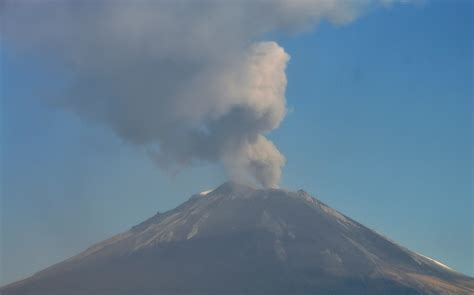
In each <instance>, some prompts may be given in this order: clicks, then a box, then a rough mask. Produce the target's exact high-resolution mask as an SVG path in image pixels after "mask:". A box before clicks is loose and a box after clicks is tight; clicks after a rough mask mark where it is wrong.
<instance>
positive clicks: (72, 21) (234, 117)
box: [1, 0, 393, 187]
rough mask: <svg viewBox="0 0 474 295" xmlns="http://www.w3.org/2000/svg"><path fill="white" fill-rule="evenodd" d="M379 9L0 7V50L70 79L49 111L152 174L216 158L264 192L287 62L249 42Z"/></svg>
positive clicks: (274, 50) (322, 0)
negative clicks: (82, 125)
mask: <svg viewBox="0 0 474 295" xmlns="http://www.w3.org/2000/svg"><path fill="white" fill-rule="evenodd" d="M390 2H393V0H372V1H370V0H365V1H347V0H314V1H311V0H292V1H289V0H281V1H277V0H275V1H264V0H258V1H256V0H254V1H247V0H242V1H218V0H209V1H192V0H189V1H165V0H163V1H83V2H81V1H72V0H70V1H66V0H64V1H56V2H54V1H48V2H40V1H11V2H9V1H7V2H4V4H3V9H2V11H3V12H2V13H1V17H2V22H3V24H4V28H3V31H2V43H3V42H5V44H6V45H7V46H14V47H15V50H21V51H23V52H28V50H31V52H34V53H35V54H36V53H40V54H42V56H44V57H46V58H48V59H50V60H53V61H54V62H55V63H60V64H62V65H63V66H66V67H67V68H68V69H69V70H70V73H71V75H73V78H72V83H71V85H70V88H69V90H68V91H67V93H64V94H63V95H62V96H61V98H60V99H58V101H57V102H56V103H57V104H58V105H60V106H61V107H63V108H65V109H68V110H70V111H72V112H74V113H76V114H78V115H79V116H81V117H82V118H85V119H87V120H90V121H93V122H96V123H98V124H103V125H105V126H107V127H108V128H110V129H111V130H112V131H113V132H115V133H116V134H117V135H118V136H119V137H121V138H122V139H123V140H125V141H127V142H129V143H132V144H136V145H142V146H145V147H147V148H148V149H149V151H150V153H149V154H150V155H151V158H152V159H154V160H155V161H156V163H158V164H159V165H160V167H163V168H166V169H171V170H176V169H180V168H182V167H186V166H189V165H192V164H195V163H198V162H203V161H204V162H217V163H221V164H222V165H224V167H225V168H226V170H227V171H228V173H229V176H230V177H231V178H234V179H235V178H237V179H238V180H240V181H247V182H256V183H258V184H260V185H262V186H265V187H275V186H277V185H278V183H279V180H280V176H281V169H282V167H283V165H284V164H285V157H284V156H283V155H282V154H281V153H280V152H279V151H278V149H277V148H276V147H275V145H274V144H273V143H272V142H271V141H270V140H268V138H267V137H266V135H267V134H268V133H269V132H270V131H272V130H274V129H275V128H277V127H278V126H279V124H280V123H281V121H282V120H283V118H284V116H285V113H286V106H285V105H286V103H285V88H286V82H287V81H286V75H285V67H286V65H287V63H288V61H289V55H288V54H287V53H286V52H285V50H284V49H283V48H282V47H280V46H279V45H278V44H277V43H275V42H261V41H257V40H259V38H262V36H264V35H265V34H266V33H269V32H272V31H276V30H290V31H294V30H301V29H305V28H307V27H309V26H311V25H313V24H315V23H317V22H319V21H321V20H328V21H330V22H334V23H346V22H349V21H351V20H353V19H354V18H355V17H357V16H358V15H360V13H361V12H363V11H365V10H367V9H369V8H371V7H373V6H376V5H379V4H382V5H388V4H390ZM12 44H13V45H12Z"/></svg>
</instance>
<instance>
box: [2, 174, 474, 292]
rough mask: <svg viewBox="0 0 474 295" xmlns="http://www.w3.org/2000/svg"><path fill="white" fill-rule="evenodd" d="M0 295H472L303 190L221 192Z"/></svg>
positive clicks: (429, 263) (440, 269)
mask: <svg viewBox="0 0 474 295" xmlns="http://www.w3.org/2000/svg"><path fill="white" fill-rule="evenodd" d="M1 292H2V294H5V295H13V294H31V295H36V294H38V295H43V294H48V295H56V294H57V295H59V294H61V295H63V294H68V295H99V294H100V295H108V294H114V295H118V294H127V295H132V294H133V295H140V294H143V295H151V294H154V295H158V294H159V295H161V294H166V295H167V294H259V295H262V294H473V293H474V280H473V279H472V278H469V277H466V276H464V275H461V274H459V273H456V272H454V271H452V270H450V269H449V268H448V267H446V266H444V265H442V264H440V263H439V262H437V261H434V260H432V259H430V258H427V257H424V256H422V255H419V254H416V253H414V252H411V251H409V250H407V249H405V248H403V247H400V246H398V245H397V244H395V243H393V242H391V241H389V240H388V239H386V238H384V237H382V236H381V235H379V234H377V233H375V232H374V231H372V230H370V229H368V228H366V227H364V226H363V225H361V224H359V223H357V222H356V221H354V220H352V219H350V218H348V217H346V216H344V215H342V214H341V213H339V212H337V211H335V210H333V209H331V208H330V207H328V206H326V205H325V204H323V203H322V202H320V201H318V200H316V199H314V198H312V197H311V196H309V195H308V194H307V193H305V192H304V191H298V192H288V191H285V190H276V189H253V188H250V187H247V186H243V185H238V184H235V183H226V184H223V185H222V186H220V187H218V188H217V189H215V190H213V191H211V192H206V193H201V194H198V195H194V196H192V197H191V198H190V199H189V200H188V201H187V202H185V203H183V204H182V205H180V206H179V207H177V208H175V209H173V210H170V211H168V212H166V213H158V214H156V215H155V216H153V217H152V218H150V219H148V220H146V221H145V222H143V223H141V224H139V225H137V226H135V227H133V228H132V229H130V230H129V231H127V232H125V233H122V234H119V235H117V236H115V237H112V238H111V239H108V240H106V241H104V242H101V243H99V244H97V245H95V246H93V247H91V248H89V249H87V250H86V251H85V252H83V253H81V254H79V255H77V256H75V257H73V258H71V259H69V260H66V261H64V262H62V263H59V264H57V265H55V266H52V267H50V268H48V269H45V270H43V271H41V272H39V273H37V274H35V275H34V276H32V277H31V278H28V279H26V280H23V281H20V282H17V283H14V284H11V285H9V286H6V287H4V288H3V289H1Z"/></svg>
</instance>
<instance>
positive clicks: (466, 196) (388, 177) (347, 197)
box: [0, 1, 474, 283]
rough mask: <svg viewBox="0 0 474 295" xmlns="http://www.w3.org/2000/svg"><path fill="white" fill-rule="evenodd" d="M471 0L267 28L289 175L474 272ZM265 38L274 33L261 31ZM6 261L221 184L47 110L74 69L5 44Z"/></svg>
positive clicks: (62, 248) (53, 254)
mask: <svg viewBox="0 0 474 295" xmlns="http://www.w3.org/2000/svg"><path fill="white" fill-rule="evenodd" d="M473 6H474V5H473V2H472V1H450V2H448V1H428V2H426V3H424V4H423V5H398V6H393V7H391V8H389V9H385V10H384V9H379V10H375V11H371V12H370V13H367V15H365V16H363V17H360V18H359V19H358V20H356V21H355V22H353V23H350V24H348V25H344V26H334V25H331V24H327V23H323V24H321V25H320V26H319V27H318V28H317V29H316V30H314V31H311V32H306V33H301V34H292V35H290V36H288V35H272V36H271V38H272V40H276V41H277V42H278V43H279V44H280V45H281V46H282V47H284V48H285V50H286V51H287V52H288V53H289V54H290V55H291V61H290V63H289V66H288V68H287V78H288V88H287V103H288V106H289V107H290V109H291V112H290V113H289V114H288V116H287V117H286V119H285V120H284V122H283V124H282V125H281V127H280V128H279V129H277V130H275V131H274V132H272V133H271V134H270V138H271V139H272V140H273V141H274V142H275V143H276V144H277V146H278V147H279V149H280V150H281V151H282V152H283V154H285V156H286V158H287V164H286V166H285V168H284V171H283V181H282V187H285V188H290V189H298V188H303V189H305V190H306V191H308V192H310V193H311V194H313V195H314V196H316V197H318V198H319V199H320V200H322V201H323V202H325V203H327V204H329V205H330V206H332V207H333V208H336V209H338V210H339V211H341V212H343V213H345V214H346V215H348V216H350V217H352V218H354V219H356V220H357V221H359V222H361V223H363V224H365V225H367V226H368V227H370V228H372V229H375V230H376V231H378V232H380V233H382V234H384V235H386V236H388V237H390V238H391V239H392V240H395V241H396V242H398V243H400V244H402V245H404V246H406V247H408V248H410V249H412V250H415V251H417V252H420V253H422V254H424V255H427V256H430V257H433V258H435V259H438V260H440V261H442V262H443V263H445V264H447V265H449V266H451V267H453V268H454V269H456V270H459V271H461V272H464V273H466V274H470V275H474V254H473V250H472V249H474V244H473V243H474V241H473V236H474V229H473V226H474V219H473V218H474V212H473V211H474V209H473V186H472V183H473V174H472V167H473V155H472V152H473V146H472V137H473V119H472V109H473V108H472V98H473V74H472V69H473V66H474V64H473V60H474V59H473V45H472V35H473V15H472V14H473V11H474V7H473ZM269 37H270V36H269ZM2 49H3V51H2V73H1V75H2V77H1V81H2V89H3V93H2V105H1V108H2V112H1V118H2V121H1V124H2V135H1V143H2V146H1V148H2V171H1V172H2V192H1V194H2V198H1V199H2V200H1V209H2V210H1V217H2V219H1V226H2V236H1V238H2V240H1V244H0V245H1V250H2V262H1V266H2V272H1V279H0V283H6V282H10V281H13V280H15V279H19V278H21V277H24V276H26V275H29V274H31V273H33V272H35V271H37V270H39V269H42V268H44V267H46V266H48V265H51V264H53V263H55V262H59V261H61V260H63V259H65V258H67V257H69V256H71V255H73V254H76V253H78V252H79V251H81V250H84V249H85V248H86V247H88V246H90V245H91V244H92V243H94V242H97V241H100V240H102V239H104V238H106V237H109V236H111V235H113V234H115V233H118V232H121V231H124V230H127V229H128V228H129V227H131V226H132V225H135V224H137V223H139V222H140V221H143V220H144V219H146V218H148V217H149V216H151V215H153V214H154V213H155V212H156V211H165V210H167V209H170V208H173V207H174V206H176V205H178V204H180V203H181V202H183V201H184V200H186V199H187V198H188V197H189V196H190V195H191V194H193V193H196V192H199V191H203V190H206V189H209V188H212V187H214V186H216V185H219V184H220V183H221V182H223V181H225V177H224V176H223V175H224V173H223V171H222V170H221V168H219V167H216V166H214V165H202V166H199V167H194V168H190V169H187V170H183V171H182V172H181V173H179V174H178V175H176V176H169V175H167V174H166V173H163V172H162V171H160V170H159V169H157V168H156V166H155V165H154V164H152V163H151V162H150V161H149V159H148V158H147V157H146V156H145V155H144V152H143V151H140V150H138V152H137V148H136V147H132V146H130V145H128V144H126V143H124V142H122V141H121V140H120V139H118V138H116V137H115V136H114V135H113V134H112V133H111V132H110V131H109V130H107V129H106V128H102V127H97V126H95V125H93V124H90V123H88V122H85V121H83V120H81V119H79V118H78V117H76V116H74V115H72V114H70V113H67V112H64V111H63V110H61V109H57V108H54V107H51V106H49V105H47V104H45V103H44V100H40V99H38V97H37V96H38V92H37V90H38V89H40V88H41V87H50V88H51V87H53V88H55V89H57V91H58V93H60V92H61V89H63V88H64V85H65V83H66V82H67V75H59V74H58V72H57V71H55V72H53V71H49V67H48V64H47V62H45V61H41V60H39V59H37V58H35V57H31V58H29V59H25V58H24V57H21V58H20V57H19V55H18V54H17V53H15V52H13V51H11V50H8V49H5V48H4V47H2Z"/></svg>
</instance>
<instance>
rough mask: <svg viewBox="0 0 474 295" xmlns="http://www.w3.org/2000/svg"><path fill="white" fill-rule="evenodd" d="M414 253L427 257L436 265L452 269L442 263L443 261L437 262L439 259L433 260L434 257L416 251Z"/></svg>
mask: <svg viewBox="0 0 474 295" xmlns="http://www.w3.org/2000/svg"><path fill="white" fill-rule="evenodd" d="M416 254H418V255H420V256H421V257H423V258H426V259H428V260H429V261H431V262H433V263H434V264H436V265H439V266H441V267H443V268H446V269H449V270H453V269H452V268H450V267H449V266H447V265H446V264H443V263H441V262H439V261H437V260H434V259H433V258H431V257H428V256H425V255H423V254H420V253H416Z"/></svg>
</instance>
